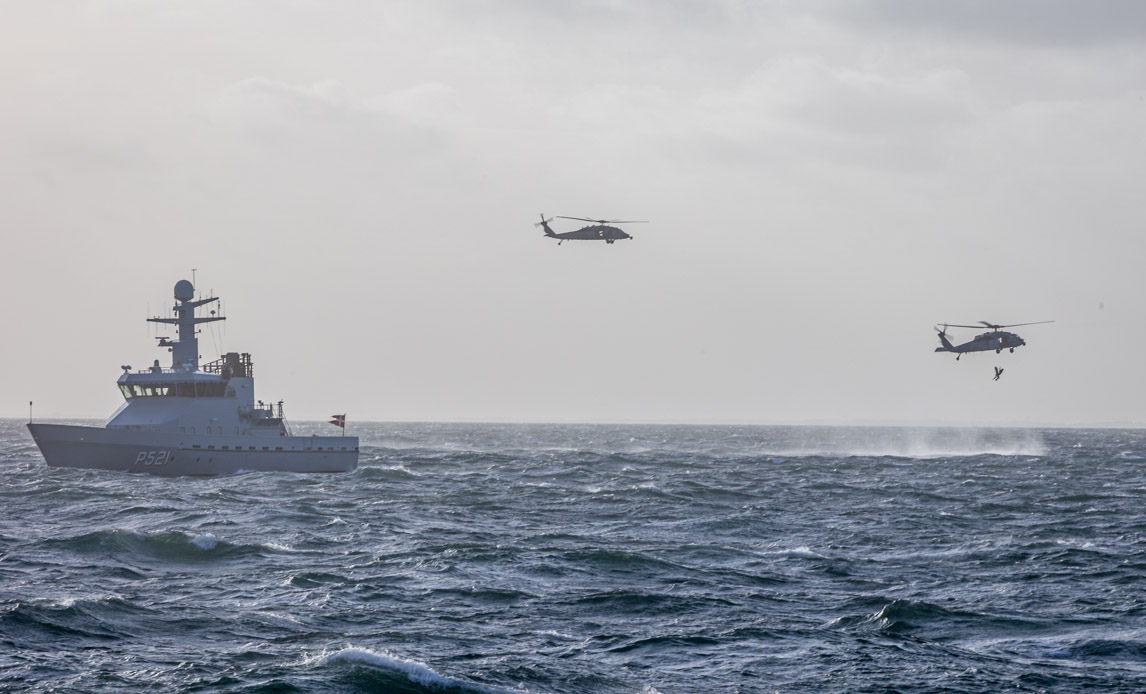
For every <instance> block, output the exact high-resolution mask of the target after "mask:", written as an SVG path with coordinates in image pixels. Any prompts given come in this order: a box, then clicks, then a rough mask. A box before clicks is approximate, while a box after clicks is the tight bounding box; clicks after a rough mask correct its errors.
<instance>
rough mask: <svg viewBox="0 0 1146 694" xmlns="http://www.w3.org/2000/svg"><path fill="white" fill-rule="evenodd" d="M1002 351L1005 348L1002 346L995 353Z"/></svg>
mask: <svg viewBox="0 0 1146 694" xmlns="http://www.w3.org/2000/svg"><path fill="white" fill-rule="evenodd" d="M1002 351H1003V348H1002V347H1000V348H999V349H997V350H995V354H998V353H999V352H1002Z"/></svg>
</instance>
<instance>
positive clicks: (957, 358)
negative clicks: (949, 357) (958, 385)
mask: <svg viewBox="0 0 1146 694" xmlns="http://www.w3.org/2000/svg"><path fill="white" fill-rule="evenodd" d="M961 356H963V355H962V354H956V355H955V361H959V357H961Z"/></svg>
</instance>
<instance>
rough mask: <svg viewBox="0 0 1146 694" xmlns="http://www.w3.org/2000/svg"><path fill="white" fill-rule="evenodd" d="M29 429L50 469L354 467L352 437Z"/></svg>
mask: <svg viewBox="0 0 1146 694" xmlns="http://www.w3.org/2000/svg"><path fill="white" fill-rule="evenodd" d="M28 430H29V431H30V432H31V433H32V438H33V439H34V440H35V441H36V445H37V446H39V447H40V452H41V453H42V454H43V455H44V461H45V462H47V464H48V465H50V466H52V467H72V468H87V469H94V470H121V471H124V472H145V473H148V474H151V475H164V476H179V475H207V476H215V475H233V474H235V473H238V472H272V471H273V472H349V471H351V470H354V469H355V468H356V467H358V437H356V436H204V435H199V436H194V435H187V434H177V433H162V432H156V431H140V430H127V429H105V428H101V427H84V426H72V425H66V424H33V423H31V422H29V424H28Z"/></svg>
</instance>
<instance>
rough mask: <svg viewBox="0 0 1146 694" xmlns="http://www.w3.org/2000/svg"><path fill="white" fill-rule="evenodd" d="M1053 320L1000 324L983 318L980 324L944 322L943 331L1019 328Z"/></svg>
mask: <svg viewBox="0 0 1146 694" xmlns="http://www.w3.org/2000/svg"><path fill="white" fill-rule="evenodd" d="M1053 322H1054V321H1053V320H1039V321H1035V322H1033V323H1008V324H1005V325H1004V324H999V323H988V322H987V321H985V320H981V321H979V325H957V324H955V323H944V324H943V332H946V331H947V328H974V329H976V330H978V329H979V328H981V327H984V326H985V327H987V328H990V329H991V330H1001V329H1003V328H1018V327H1020V326H1023V325H1041V324H1043V323H1053Z"/></svg>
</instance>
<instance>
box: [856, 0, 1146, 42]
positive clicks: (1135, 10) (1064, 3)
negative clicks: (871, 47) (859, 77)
mask: <svg viewBox="0 0 1146 694" xmlns="http://www.w3.org/2000/svg"><path fill="white" fill-rule="evenodd" d="M842 16H845V17H851V18H853V19H858V20H861V21H865V22H874V23H878V24H883V25H887V26H891V27H900V28H908V29H912V28H914V29H919V30H921V31H925V32H929V33H935V34H944V35H949V36H956V37H957V36H960V35H963V36H967V37H971V38H975V37H978V38H984V39H990V40H992V41H999V42H1019V43H1031V44H1048V45H1087V44H1100V43H1110V42H1131V43H1141V42H1143V41H1146V32H1144V31H1143V27H1146V4H1143V3H1142V2H1139V1H1138V0H1103V1H1102V2H1078V1H1077V0H1002V1H998V0H958V1H955V2H950V1H948V0H858V2H855V3H854V4H848V5H844V6H843V8H842Z"/></svg>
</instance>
